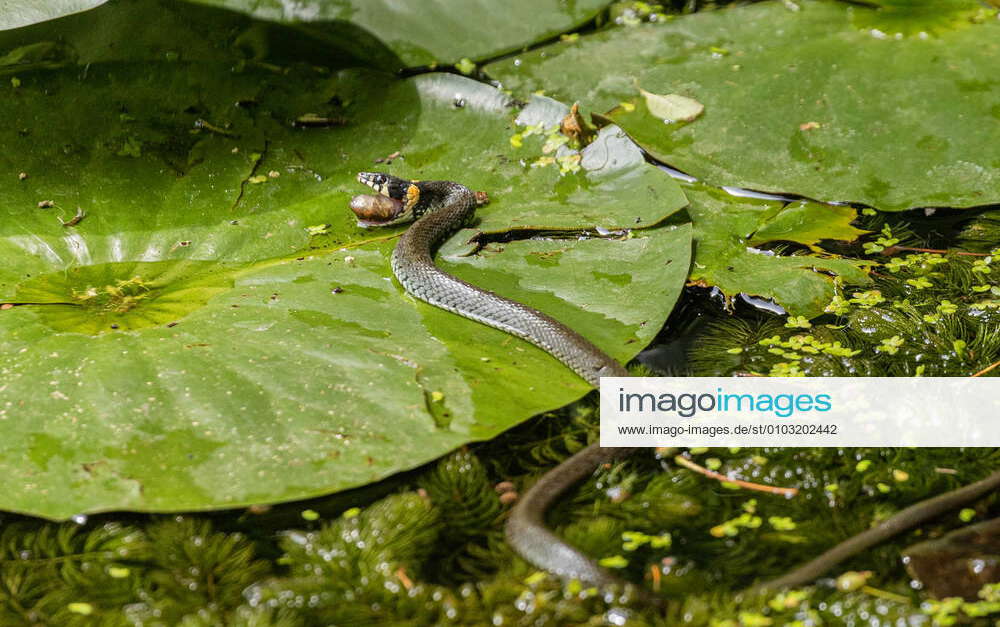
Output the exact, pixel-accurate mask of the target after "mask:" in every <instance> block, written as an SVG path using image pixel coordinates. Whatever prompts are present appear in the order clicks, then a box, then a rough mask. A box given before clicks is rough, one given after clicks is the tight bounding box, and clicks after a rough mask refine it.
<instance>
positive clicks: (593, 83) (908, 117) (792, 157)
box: [483, 1, 1000, 211]
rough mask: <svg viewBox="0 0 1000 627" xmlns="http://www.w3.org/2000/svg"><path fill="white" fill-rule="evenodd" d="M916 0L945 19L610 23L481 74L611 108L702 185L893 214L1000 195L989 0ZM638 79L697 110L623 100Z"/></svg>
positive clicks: (740, 11) (832, 13)
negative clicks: (913, 23) (890, 26)
mask: <svg viewBox="0 0 1000 627" xmlns="http://www.w3.org/2000/svg"><path fill="white" fill-rule="evenodd" d="M895 4H900V3H899V2H897V3H895ZM912 4H914V9H916V8H918V7H917V6H916V5H917V4H919V5H920V8H922V10H924V11H925V12H926V13H927V14H932V13H933V14H934V15H948V16H950V17H949V19H951V20H952V22H951V24H952V26H951V27H947V26H946V25H942V26H941V27H940V28H936V29H934V32H935V33H937V34H936V35H930V36H928V35H925V36H912V37H905V36H901V37H899V38H896V37H895V36H892V37H888V36H886V35H885V33H884V32H881V31H880V32H879V33H875V32H873V31H872V30H871V28H870V27H867V26H861V25H859V20H860V19H862V17H861V16H870V17H873V18H875V17H878V16H882V17H884V16H885V15H886V14H887V11H888V8H884V9H877V8H866V7H863V6H859V5H850V4H848V3H845V2H808V1H805V2H802V3H801V6H802V10H801V11H790V10H788V8H787V7H786V6H785V4H784V3H782V2H777V1H774V2H760V3H756V4H752V5H749V6H739V7H733V8H728V9H723V10H718V11H705V12H701V13H696V14H693V15H688V16H682V17H678V18H676V19H674V20H671V21H668V22H665V23H663V24H646V25H641V26H637V27H635V28H627V29H611V30H607V31H603V32H599V33H596V34H593V35H588V36H584V37H581V38H580V40H579V41H578V42H576V43H574V44H573V45H571V46H570V45H565V44H559V43H555V44H551V45H548V46H543V47H541V48H538V49H536V50H533V51H531V52H527V53H524V54H520V55H516V56H514V57H510V58H507V59H503V60H500V61H497V62H494V63H492V64H489V65H487V66H485V67H484V68H483V70H484V71H485V72H486V73H487V74H488V75H489V76H491V77H493V78H494V79H497V80H499V81H500V82H501V83H502V84H503V86H504V87H505V88H508V89H511V90H513V91H514V92H515V93H516V94H527V93H531V92H533V91H534V90H536V89H541V88H544V89H545V90H546V93H547V94H548V95H550V96H552V97H554V98H558V99H560V100H564V101H568V102H572V101H577V100H578V101H580V102H581V103H583V104H585V105H587V106H588V107H590V108H591V109H592V110H594V111H607V110H609V109H612V108H615V107H617V108H616V109H615V110H614V111H613V112H612V114H611V116H610V117H611V119H613V120H614V121H615V122H616V123H617V124H619V125H620V126H621V127H622V128H623V129H624V130H625V131H626V132H628V133H629V135H630V136H631V137H632V138H633V139H635V140H636V141H637V142H638V143H639V144H640V145H642V146H643V148H645V149H646V150H648V151H649V152H650V153H651V154H653V155H654V156H655V157H657V158H658V159H661V160H663V161H665V162H667V163H669V164H670V165H672V166H674V167H676V168H678V169H680V170H683V171H684V172H687V173H688V174H691V175H693V176H696V177H698V178H700V179H702V180H704V181H706V182H708V183H710V184H714V185H732V186H739V187H746V188H750V189H755V190H761V191H773V192H786V193H796V194H800V195H803V196H806V197H810V198H815V199H818V200H824V201H850V202H857V203H864V204H868V205H871V206H874V207H877V208H879V209H883V210H888V211H898V210H902V209H908V208H912V207H923V206H948V207H969V206H973V205H985V204H989V203H995V202H998V201H1000V174H998V173H1000V141H997V140H996V138H997V132H996V129H997V124H998V119H1000V104H998V103H1000V83H998V82H997V81H996V59H997V58H998V57H1000V20H997V19H996V9H982V11H984V13H983V19H976V20H973V21H970V19H969V16H968V15H966V14H964V13H961V12H959V14H956V13H954V12H953V11H951V10H950V9H949V8H948V7H954V6H955V4H956V3H952V2H949V3H947V7H945V8H944V9H941V10H939V7H938V5H939V3H936V2H935V3H930V2H925V3H912ZM961 4H962V5H963V6H965V7H966V8H968V6H971V5H972V4H975V3H972V2H970V3H961ZM977 11H979V9H977ZM956 15H958V18H956ZM977 15H978V13H977ZM973 17H974V16H973ZM953 18H954V19H953ZM956 19H957V21H956ZM959 26H961V27H959ZM880 33H881V34H880ZM717 48H724V49H725V50H727V51H728V54H725V55H723V54H719V53H718V52H717V51H716V50H714V49H717ZM637 51H641V53H638V52H637ZM566 68H573V71H571V72H569V71H566ZM635 82H638V84H640V85H642V86H643V87H644V88H645V89H647V90H649V91H652V92H655V93H664V94H665V93H682V94H685V95H687V96H690V97H693V98H695V99H697V100H698V101H699V102H702V103H704V104H705V113H704V114H703V115H702V117H701V118H699V119H698V121H697V123H695V124H688V125H683V126H677V125H665V124H664V123H663V119H662V116H658V115H653V114H652V113H650V112H649V111H648V109H646V108H645V107H637V106H635V104H634V103H632V102H630V101H632V100H633V99H634V98H635V87H634V84H635ZM622 101H625V102H626V103H627V104H628V106H618V105H619V103H621V102H622Z"/></svg>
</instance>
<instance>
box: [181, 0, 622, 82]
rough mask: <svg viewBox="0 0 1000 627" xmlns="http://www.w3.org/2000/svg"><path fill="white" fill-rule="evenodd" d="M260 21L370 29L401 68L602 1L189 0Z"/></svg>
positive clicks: (571, 23) (497, 44)
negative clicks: (344, 25) (343, 24)
mask: <svg viewBox="0 0 1000 627" xmlns="http://www.w3.org/2000/svg"><path fill="white" fill-rule="evenodd" d="M194 1H196V2H200V3H202V4H207V5H212V6H217V7H225V8H227V9H232V10H234V11H241V12H244V13H248V14H250V15H253V16H254V17H258V18H261V19H266V20H275V21H281V22H287V23H293V24H300V25H303V26H304V27H305V30H307V31H308V32H311V33H314V34H319V35H321V36H324V37H329V38H336V37H337V36H339V32H338V23H342V22H350V23H352V24H355V25H357V26H360V27H361V28H363V29H365V30H366V31H368V32H370V33H371V34H372V35H373V36H374V37H375V38H377V39H378V40H379V41H381V42H384V43H385V44H386V45H387V46H388V47H389V48H390V49H391V50H392V51H393V52H394V53H395V54H397V55H398V57H399V60H400V62H401V64H402V65H401V67H413V66H419V65H431V64H452V63H456V62H458V61H459V60H460V59H463V58H469V59H485V58H490V57H494V56H497V55H499V54H503V53H506V52H511V51H513V50H518V49H520V48H524V47H527V46H529V45H531V44H533V43H536V42H539V41H545V40H546V39H550V38H552V37H555V36H556V35H558V34H559V33H562V32H565V31H567V30H571V29H573V28H575V27H576V26H579V25H580V24H583V23H585V22H587V21H589V20H591V19H593V18H594V16H595V15H597V13H598V12H599V11H600V10H601V9H603V8H604V7H605V6H607V5H608V4H609V2H608V0H574V1H573V2H566V1H565V0H507V1H505V2H495V1H492V0H420V1H419V2H396V1H393V0H312V1H311V2H307V3H301V2H284V1H282V0H263V1H261V0H194Z"/></svg>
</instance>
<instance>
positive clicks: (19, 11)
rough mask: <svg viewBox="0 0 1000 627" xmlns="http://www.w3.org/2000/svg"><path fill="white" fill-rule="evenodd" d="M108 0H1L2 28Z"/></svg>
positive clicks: (65, 12) (74, 11) (71, 11)
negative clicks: (44, 0)
mask: <svg viewBox="0 0 1000 627" xmlns="http://www.w3.org/2000/svg"><path fill="white" fill-rule="evenodd" d="M107 1H108V0H47V1H46V2H38V1H37V0H0V30H6V29H9V28H19V27H21V26H27V25H29V24H35V23H37V22H44V21H45V20H52V19H55V18H57V17H62V16H64V15H70V14H72V13H79V12H80V11H86V10H88V9H92V8H94V7H96V6H99V5H102V4H104V3H105V2H107Z"/></svg>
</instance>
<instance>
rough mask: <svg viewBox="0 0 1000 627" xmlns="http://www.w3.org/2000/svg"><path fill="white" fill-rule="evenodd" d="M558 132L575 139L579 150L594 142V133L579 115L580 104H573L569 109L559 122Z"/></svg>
mask: <svg viewBox="0 0 1000 627" xmlns="http://www.w3.org/2000/svg"><path fill="white" fill-rule="evenodd" d="M559 132H560V133H562V134H563V135H565V136H566V137H569V138H570V139H575V140H576V141H577V142H579V143H580V148H583V147H584V146H586V145H588V144H590V142H592V141H594V136H595V134H596V133H595V132H594V129H593V128H591V127H590V125H589V124H587V121H586V120H584V119H583V116H582V115H580V103H578V102H574V103H573V106H572V107H570V110H569V113H567V114H566V117H564V118H563V119H562V121H561V122H559Z"/></svg>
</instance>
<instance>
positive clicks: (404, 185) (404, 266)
mask: <svg viewBox="0 0 1000 627" xmlns="http://www.w3.org/2000/svg"><path fill="white" fill-rule="evenodd" d="M358 181H359V182H361V183H363V184H365V185H367V186H369V187H371V188H372V189H373V190H374V191H375V192H376V193H377V194H378V196H357V197H355V199H354V200H352V202H351V209H352V210H353V211H354V213H355V214H356V215H357V217H358V218H359V224H361V225H362V226H385V225H392V224H402V223H406V222H410V221H415V222H414V224H413V225H412V226H410V227H409V228H408V229H407V230H406V231H405V232H404V233H403V235H402V236H401V237H400V240H399V243H398V244H397V245H396V247H395V249H394V250H393V253H392V262H391V263H392V271H393V274H395V276H396V279H397V280H398V281H399V283H400V284H401V285H402V286H403V288H404V289H405V290H406V291H407V292H409V293H410V294H412V295H413V296H414V297H416V298H418V299H420V300H422V301H424V302H427V303H429V304H431V305H434V306H436V307H440V308H441V309H445V310H447V311H450V312H452V313H456V314H458V315H460V316H464V317H466V318H469V319H471V320H475V321H477V322H481V323H483V324H486V325H489V326H491V327H494V328H496V329H500V330H501V331H505V332H507V333H509V334H511V335H515V336H517V337H519V338H522V339H524V340H526V341H528V342H531V343H532V344H534V345H535V346H538V347H539V348H541V349H542V350H544V351H546V352H547V353H549V354H550V355H552V356H553V357H555V358H556V359H558V360H559V361H561V362H562V363H563V364H565V365H566V366H567V367H569V368H571V369H572V370H573V371H574V372H576V373H577V374H578V375H579V376H580V377H581V378H583V379H584V380H585V381H587V382H588V383H590V384H591V385H592V386H594V387H595V388H596V387H599V385H600V378H601V377H624V376H629V373H628V371H627V370H626V369H625V368H624V367H623V366H622V365H621V364H619V363H618V362H617V361H615V360H614V359H613V358H611V357H610V356H609V355H607V354H606V353H604V351H602V350H601V349H600V348H598V347H597V346H595V345H594V344H592V343H591V342H590V341H589V340H587V339H586V338H584V337H583V336H581V335H580V334H578V333H576V332H575V331H573V330H572V329H570V328H569V327H567V326H565V325H563V324H561V323H560V322H558V321H556V320H554V319H553V318H551V317H549V316H547V315H545V314H543V313H541V312H539V311H537V310H535V309H532V308H531V307H528V306H526V305H522V304H521V303H518V302H515V301H512V300H509V299H507V298H504V297H502V296H499V295H497V294H494V293H493V292H489V291H487V290H484V289H481V288H478V287H476V286H474V285H471V284H470V283H466V282H465V281H462V280H461V279H458V278H456V277H454V276H452V275H450V274H448V273H447V272H444V271H443V270H441V269H440V268H438V267H437V266H436V265H435V264H434V253H435V251H436V250H437V248H438V247H439V246H440V244H441V243H442V242H443V241H444V240H445V239H446V238H447V237H448V236H450V235H451V234H453V233H454V232H455V231H457V230H458V229H460V228H462V227H463V226H465V225H467V224H468V223H469V222H470V221H471V220H472V218H473V215H474V213H475V211H476V208H477V207H478V206H479V205H480V204H483V203H484V202H485V201H486V198H485V194H482V193H481V192H473V191H472V190H470V189H469V188H467V187H465V186H463V185H460V184H458V183H454V182H451V181H409V180H406V179H401V178H398V177H395V176H392V175H388V174H383V173H377V172H362V173H359V174H358ZM636 450H637V449H635V448H603V447H601V446H599V445H597V444H592V445H590V446H588V447H586V448H584V449H583V450H581V451H579V452H578V453H576V454H575V455H573V456H572V457H570V458H569V459H567V460H566V461H564V462H563V463H561V464H559V465H558V466H557V467H556V468H554V469H552V470H550V471H549V472H548V473H546V474H545V475H544V476H542V477H541V479H539V480H538V481H537V482H536V483H535V484H534V485H533V486H532V487H531V488H530V489H529V490H528V491H527V492H526V493H525V494H524V495H523V496H522V497H521V498H520V499H519V500H518V502H517V504H516V505H515V506H514V508H513V509H512V510H511V513H510V517H509V518H508V520H507V525H506V529H505V534H506V537H507V541H508V543H509V544H510V545H511V546H512V547H513V549H514V550H515V551H516V552H517V553H518V554H519V555H520V556H521V557H523V558H524V559H525V560H527V561H528V562H530V563H532V564H534V565H535V566H537V567H539V568H542V569H544V570H546V571H549V572H551V573H553V574H556V575H558V576H560V577H562V578H564V579H577V580H580V581H583V582H586V583H590V584H594V585H598V586H605V585H608V584H622V583H623V582H622V581H621V580H620V579H619V578H618V577H616V576H614V575H612V574H611V573H609V572H608V571H606V570H605V569H604V568H601V567H600V566H599V565H597V563H596V562H594V561H593V560H592V559H590V558H589V557H587V556H586V555H584V554H583V553H581V552H580V551H579V550H578V549H576V548H574V547H573V546H572V545H570V544H569V543H567V542H565V541H564V540H562V539H561V538H559V537H558V536H556V535H555V534H554V533H552V532H551V531H550V530H549V529H548V528H547V527H546V525H545V512H546V511H547V510H548V508H549V506H550V505H551V504H552V503H553V502H555V501H556V500H557V499H558V498H559V497H560V496H561V495H562V494H563V493H564V492H566V490H568V489H569V488H570V487H572V486H573V485H574V484H576V483H577V482H578V481H580V480H582V479H584V478H585V477H587V476H590V475H591V474H592V473H593V472H594V470H595V469H597V468H599V467H600V466H602V465H604V464H607V463H609V462H613V461H615V460H618V459H621V458H624V457H626V456H629V455H631V454H632V453H634V452H635V451H636ZM997 487H1000V472H994V473H993V474H991V475H989V476H988V477H986V478H985V479H982V480H980V481H978V482H975V483H972V484H969V485H967V486H964V487H962V488H959V489H956V490H952V491H951V492H947V493H945V494H941V495H938V496H936V497H933V498H930V499H927V500H924V501H921V502H919V503H917V504H915V505H912V506H910V507H908V508H906V509H904V510H902V511H900V512H899V513H897V514H896V515H894V516H892V517H890V518H888V519H886V520H884V521H882V522H881V523H879V524H878V525H877V526H875V527H872V528H871V529H868V530H866V531H864V532H862V533H859V534H857V535H856V536H854V537H852V538H849V539H848V540H845V541H844V542H842V543H840V544H838V545H837V546H835V547H833V548H832V549H830V550H829V551H826V552H825V553H823V554H821V555H820V556H818V557H816V558H815V559H813V560H811V561H809V562H807V563H806V564H803V565H802V566H800V567H798V568H796V569H794V570H792V571H791V572H789V573H787V574H785V575H783V576H782V577H779V578H778V579H775V580H772V581H769V582H765V583H763V584H760V585H758V586H757V587H756V588H755V589H754V590H758V591H762V590H771V589H777V588H785V587H795V586H801V585H804V584H806V583H809V582H810V581H812V580H813V579H815V578H816V577H819V576H820V575H822V574H823V573H825V572H826V571H828V570H829V569H830V568H832V567H833V566H834V565H836V564H838V563H840V562H842V561H843V560H845V559H848V558H849V557H851V556H853V555H856V554H858V553H860V552H862V551H864V550H866V549H868V548H869V547H871V546H874V545H875V544H877V543H879V542H882V541H883V540H885V539H887V538H889V537H891V536H893V535H895V534H897V533H899V532H901V531H904V530H906V529H909V528H912V527H914V526H916V525H918V524H920V523H922V522H924V521H926V520H928V519H930V518H933V517H935V516H937V515H939V514H941V513H942V512H944V511H947V510H949V509H953V508H955V507H958V506H960V505H962V504H964V503H967V502H969V501H972V500H974V499H976V498H979V497H981V496H983V495H985V494H987V493H989V492H991V491H993V490H995V489H997Z"/></svg>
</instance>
